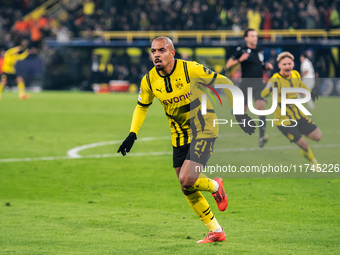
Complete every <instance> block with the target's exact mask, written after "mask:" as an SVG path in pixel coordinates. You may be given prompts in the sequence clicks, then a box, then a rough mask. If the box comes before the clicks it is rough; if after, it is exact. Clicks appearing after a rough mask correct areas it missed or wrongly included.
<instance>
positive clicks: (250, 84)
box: [240, 78, 266, 105]
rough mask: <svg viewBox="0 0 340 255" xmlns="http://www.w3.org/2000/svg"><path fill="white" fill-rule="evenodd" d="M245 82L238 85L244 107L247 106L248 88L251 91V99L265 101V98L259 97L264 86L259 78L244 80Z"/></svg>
mask: <svg viewBox="0 0 340 255" xmlns="http://www.w3.org/2000/svg"><path fill="white" fill-rule="evenodd" d="M245 79H246V80H244V81H242V82H241V84H240V89H241V90H242V92H243V95H244V105H247V104H248V88H252V89H253V99H254V100H255V101H257V100H263V101H266V99H265V98H263V97H261V92H262V90H263V89H264V87H265V84H263V82H262V79H260V78H245Z"/></svg>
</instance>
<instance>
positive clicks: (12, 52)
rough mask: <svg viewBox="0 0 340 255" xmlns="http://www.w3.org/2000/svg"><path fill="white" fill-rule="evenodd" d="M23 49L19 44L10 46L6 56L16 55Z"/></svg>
mask: <svg viewBox="0 0 340 255" xmlns="http://www.w3.org/2000/svg"><path fill="white" fill-rule="evenodd" d="M20 50H21V47H20V46H17V47H13V48H10V49H8V50H7V51H6V53H5V56H6V55H7V56H12V55H15V54H17V53H18V52H19V51H20Z"/></svg>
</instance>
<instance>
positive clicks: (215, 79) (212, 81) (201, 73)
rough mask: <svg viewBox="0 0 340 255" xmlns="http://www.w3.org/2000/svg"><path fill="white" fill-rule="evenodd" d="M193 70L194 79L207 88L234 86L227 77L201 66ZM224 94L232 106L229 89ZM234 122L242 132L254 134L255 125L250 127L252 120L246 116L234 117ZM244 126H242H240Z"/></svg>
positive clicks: (231, 96)
mask: <svg viewBox="0 0 340 255" xmlns="http://www.w3.org/2000/svg"><path fill="white" fill-rule="evenodd" d="M193 70H194V71H195V72H196V75H197V76H196V77H200V78H201V79H203V81H204V83H208V84H205V85H208V86H214V85H216V84H227V85H234V84H233V82H232V81H231V80H230V79H228V78H227V77H225V76H223V75H221V74H217V73H215V72H212V71H211V70H209V69H207V68H205V67H204V66H203V65H199V64H197V65H196V67H194V68H193ZM223 91H224V93H225V94H226V96H227V97H228V99H229V101H230V103H231V105H233V94H232V92H231V91H230V90H229V89H223ZM235 118H236V120H237V121H238V122H239V126H240V127H241V128H242V130H243V131H244V132H245V133H247V134H249V135H251V134H253V133H254V132H255V127H254V126H256V125H255V123H252V124H251V126H250V125H249V123H251V122H252V118H250V117H249V116H248V115H247V114H243V115H236V116H235ZM241 124H244V125H241Z"/></svg>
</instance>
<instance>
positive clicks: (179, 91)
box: [118, 37, 255, 243]
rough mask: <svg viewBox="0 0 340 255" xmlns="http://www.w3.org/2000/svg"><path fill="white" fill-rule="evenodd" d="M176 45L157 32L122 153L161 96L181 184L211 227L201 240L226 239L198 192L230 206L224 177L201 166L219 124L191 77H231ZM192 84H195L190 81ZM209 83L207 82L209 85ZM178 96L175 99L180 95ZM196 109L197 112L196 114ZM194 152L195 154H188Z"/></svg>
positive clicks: (221, 206)
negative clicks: (181, 55) (183, 55)
mask: <svg viewBox="0 0 340 255" xmlns="http://www.w3.org/2000/svg"><path fill="white" fill-rule="evenodd" d="M174 56H175V49H174V45H173V43H172V41H171V40H170V39H169V38H168V37H158V38H156V39H155V40H154V41H153V42H152V45H151V58H152V61H153V64H154V68H152V69H151V70H150V72H149V73H148V74H146V75H145V76H144V77H143V79H142V81H141V86H140V88H141V90H140V94H139V97H138V101H137V106H136V108H135V111H134V113H133V117H132V122H131V128H130V133H129V135H128V137H127V138H126V139H125V140H124V142H123V143H122V145H121V146H120V147H119V149H118V153H119V152H121V153H122V154H123V156H125V155H126V153H127V152H129V151H130V149H131V147H132V145H133V143H134V141H135V140H136V139H137V133H138V131H139V129H140V128H141V126H142V124H143V122H144V119H145V116H146V113H147V110H148V108H149V106H150V105H151V104H152V101H153V99H154V98H155V97H156V98H157V99H159V100H160V102H161V104H162V105H163V107H164V110H165V113H166V115H167V117H168V121H169V126H170V129H171V140H172V145H173V167H174V168H175V171H176V174H177V177H178V179H179V182H180V183H181V189H182V192H183V193H184V195H185V197H186V199H187V201H188V203H189V205H190V206H191V208H192V209H193V210H194V211H195V212H196V214H197V215H198V216H199V217H200V219H201V220H202V221H203V222H204V224H205V225H206V226H207V227H208V229H209V230H210V232H209V234H208V235H207V236H206V238H204V239H203V240H200V241H198V243H211V242H219V241H224V240H225V239H226V235H225V232H224V230H223V229H222V227H221V226H220V225H219V223H218V222H217V220H216V218H215V217H214V215H213V213H212V211H211V209H210V206H209V204H208V202H207V200H206V199H205V198H204V196H203V195H202V193H201V192H200V191H208V192H210V193H211V194H212V195H213V196H214V198H215V200H216V203H217V206H218V208H219V210H221V211H224V210H225V209H226V208H227V205H228V197H227V195H226V193H225V190H224V185H223V181H222V179H221V178H219V177H217V178H215V179H214V180H211V179H210V178H208V177H206V176H205V175H203V174H202V173H200V171H198V172H195V171H192V169H197V168H196V166H199V167H200V168H201V169H202V167H203V166H205V165H206V164H207V161H208V159H209V158H210V156H211V154H212V151H213V146H214V142H215V139H216V137H217V135H218V127H217V126H216V127H215V126H213V125H212V123H213V121H212V119H214V118H215V119H216V114H215V112H214V110H213V108H212V105H211V104H210V102H209V101H208V107H207V108H208V109H207V114H206V116H208V117H207V118H210V120H211V121H206V120H205V119H204V117H203V116H202V114H201V112H200V110H201V107H200V105H201V103H200V97H196V98H194V99H193V97H194V95H193V94H192V93H191V90H190V89H191V88H190V82H191V83H194V81H193V80H194V78H202V79H205V80H208V81H209V84H210V85H212V84H213V83H214V82H215V80H216V79H221V80H223V83H227V84H231V85H232V82H231V81H230V80H229V79H227V78H226V77H224V76H222V75H220V74H217V73H215V72H212V71H210V70H209V69H207V68H205V67H204V66H203V65H200V64H198V63H196V62H190V61H184V60H181V59H175V58H174ZM191 85H192V84H191ZM210 85H209V86H210ZM225 92H226V94H227V97H228V99H229V100H230V101H231V102H232V100H233V98H232V95H231V93H230V91H228V90H227V91H225ZM176 98H177V99H176ZM193 112H194V114H192V113H193ZM240 116H241V117H237V119H238V121H239V122H240V121H241V120H240V118H241V119H243V120H244V119H245V120H246V123H248V122H249V121H250V120H251V118H250V117H249V116H248V115H243V116H242V115H240ZM241 128H242V129H243V130H244V132H246V133H248V134H252V133H253V132H254V130H255V128H253V127H250V126H248V125H244V126H241ZM190 151H194V153H190Z"/></svg>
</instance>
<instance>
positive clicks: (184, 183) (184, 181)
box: [179, 176, 195, 189]
mask: <svg viewBox="0 0 340 255" xmlns="http://www.w3.org/2000/svg"><path fill="white" fill-rule="evenodd" d="M179 182H180V183H181V187H182V189H189V188H191V187H192V186H193V185H194V184H195V180H193V179H192V178H190V176H189V177H187V176H180V177H179Z"/></svg>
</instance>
